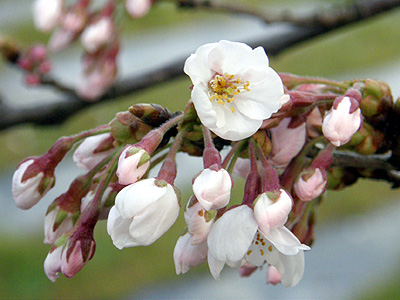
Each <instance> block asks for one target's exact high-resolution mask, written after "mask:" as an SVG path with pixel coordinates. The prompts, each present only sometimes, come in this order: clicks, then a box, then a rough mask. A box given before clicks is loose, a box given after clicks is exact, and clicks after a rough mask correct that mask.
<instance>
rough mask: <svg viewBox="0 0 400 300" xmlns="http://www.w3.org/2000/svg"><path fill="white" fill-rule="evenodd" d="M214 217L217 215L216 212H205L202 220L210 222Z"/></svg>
mask: <svg viewBox="0 0 400 300" xmlns="http://www.w3.org/2000/svg"><path fill="white" fill-rule="evenodd" d="M216 215H217V211H216V210H210V211H206V212H205V214H204V219H205V220H206V222H211V221H212V220H213V219H214V218H215V216H216Z"/></svg>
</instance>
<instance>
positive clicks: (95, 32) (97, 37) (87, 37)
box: [80, 17, 114, 52]
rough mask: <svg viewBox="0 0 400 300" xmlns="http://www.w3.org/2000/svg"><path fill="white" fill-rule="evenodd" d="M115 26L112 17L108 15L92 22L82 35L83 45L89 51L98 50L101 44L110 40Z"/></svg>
mask: <svg viewBox="0 0 400 300" xmlns="http://www.w3.org/2000/svg"><path fill="white" fill-rule="evenodd" d="M113 27H114V26H113V23H112V21H111V18H107V17H105V18H101V19H100V20H98V21H96V22H95V23H92V24H90V25H89V26H87V27H86V29H85V30H84V31H83V33H82V35H81V37H80V40H81V43H82V45H83V47H84V48H85V49H86V50H87V51H88V52H95V51H97V50H98V49H99V48H100V47H101V46H103V45H105V44H107V43H109V42H110V38H111V36H112V34H113Z"/></svg>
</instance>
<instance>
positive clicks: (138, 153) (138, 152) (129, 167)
mask: <svg viewBox="0 0 400 300" xmlns="http://www.w3.org/2000/svg"><path fill="white" fill-rule="evenodd" d="M150 158H151V157H150V155H149V153H147V152H146V151H145V150H144V149H142V148H139V147H135V146H132V145H128V146H127V147H125V149H124V151H122V153H121V155H120V156H119V160H118V169H117V172H116V174H117V176H118V179H119V183H120V184H123V185H128V184H132V183H135V182H136V181H138V180H139V179H140V178H142V176H143V175H144V174H145V173H146V171H147V169H148V168H149V166H150Z"/></svg>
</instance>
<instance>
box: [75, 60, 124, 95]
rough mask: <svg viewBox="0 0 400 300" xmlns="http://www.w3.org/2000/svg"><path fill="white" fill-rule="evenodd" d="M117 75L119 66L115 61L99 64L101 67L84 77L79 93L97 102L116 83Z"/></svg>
mask: <svg viewBox="0 0 400 300" xmlns="http://www.w3.org/2000/svg"><path fill="white" fill-rule="evenodd" d="M116 75H117V66H116V64H115V61H112V60H106V61H103V62H99V65H97V67H96V68H95V69H93V70H92V71H91V72H90V73H88V74H85V75H84V77H83V79H82V81H80V84H79V86H78V89H77V92H78V94H79V95H80V96H81V97H83V98H85V99H86V100H92V101H95V100H96V99H98V98H100V97H101V96H102V95H103V94H104V93H105V92H106V90H107V89H108V88H109V87H110V86H111V85H112V84H113V83H114V80H115V77H116Z"/></svg>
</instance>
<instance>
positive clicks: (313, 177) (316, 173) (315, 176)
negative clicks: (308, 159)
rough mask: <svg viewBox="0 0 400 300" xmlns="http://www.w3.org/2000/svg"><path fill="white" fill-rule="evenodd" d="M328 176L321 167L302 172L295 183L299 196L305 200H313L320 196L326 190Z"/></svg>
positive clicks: (295, 189)
mask: <svg viewBox="0 0 400 300" xmlns="http://www.w3.org/2000/svg"><path fill="white" fill-rule="evenodd" d="M327 177H328V176H327V174H326V171H325V170H324V169H320V168H315V169H308V170H305V171H303V172H301V174H300V175H299V177H298V179H297V181H296V182H295V184H294V191H295V193H296V195H297V197H299V199H300V200H303V201H311V200H313V199H315V198H317V197H319V196H320V195H322V193H323V192H325V190H326V186H327V184H328V180H327Z"/></svg>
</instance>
